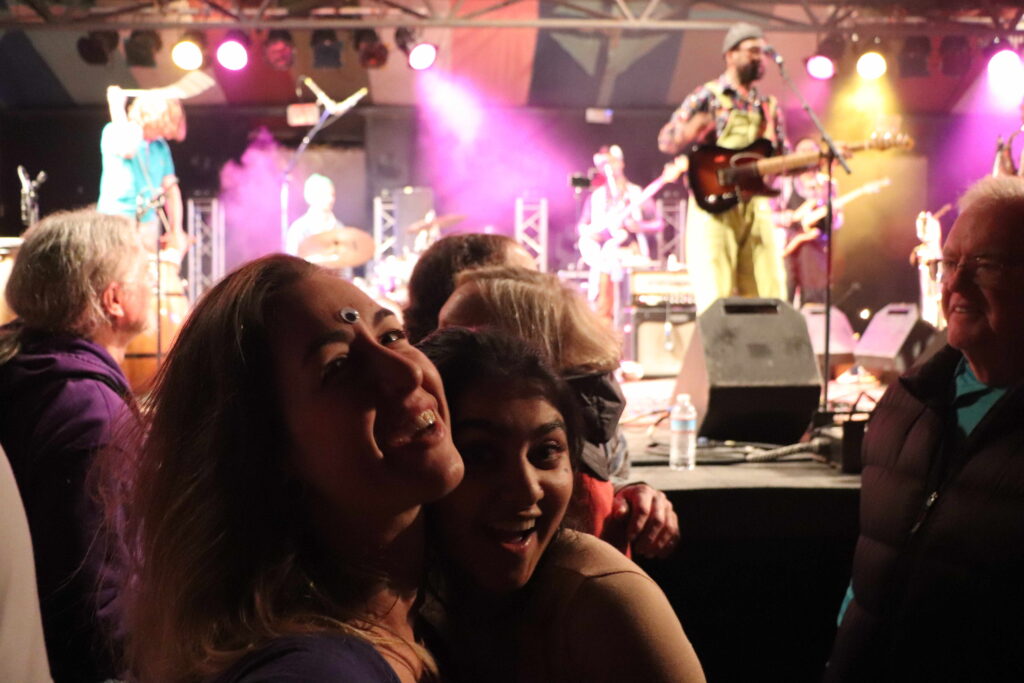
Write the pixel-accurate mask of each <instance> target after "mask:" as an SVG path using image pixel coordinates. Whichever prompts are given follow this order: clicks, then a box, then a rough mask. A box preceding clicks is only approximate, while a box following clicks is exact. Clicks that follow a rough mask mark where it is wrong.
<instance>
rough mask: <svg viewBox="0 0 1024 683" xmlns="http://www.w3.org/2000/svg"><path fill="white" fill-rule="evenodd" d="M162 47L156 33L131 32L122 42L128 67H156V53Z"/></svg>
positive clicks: (161, 42)
mask: <svg viewBox="0 0 1024 683" xmlns="http://www.w3.org/2000/svg"><path fill="white" fill-rule="evenodd" d="M163 46H164V44H163V41H161V40H160V35H159V34H158V33H157V32H156V31H132V33H131V35H130V36H128V38H126V39H125V41H124V58H125V61H126V62H127V63H128V66H148V67H155V66H156V53H157V52H159V51H160V48H162V47H163Z"/></svg>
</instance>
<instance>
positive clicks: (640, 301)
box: [629, 270, 694, 307]
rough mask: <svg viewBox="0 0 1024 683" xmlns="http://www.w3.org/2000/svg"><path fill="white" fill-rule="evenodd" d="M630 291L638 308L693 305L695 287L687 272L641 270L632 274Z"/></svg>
mask: <svg viewBox="0 0 1024 683" xmlns="http://www.w3.org/2000/svg"><path fill="white" fill-rule="evenodd" d="M629 291H630V294H631V297H632V300H633V301H632V303H633V305H634V306H637V307H651V306H664V305H665V304H681V305H692V304H693V302H694V299H693V285H692V284H691V282H690V273H689V272H688V271H686V270H641V271H635V272H633V273H630V276H629Z"/></svg>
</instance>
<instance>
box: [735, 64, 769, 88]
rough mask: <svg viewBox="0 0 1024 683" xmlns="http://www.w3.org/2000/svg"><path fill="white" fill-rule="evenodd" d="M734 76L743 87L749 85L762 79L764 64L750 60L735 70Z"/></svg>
mask: <svg viewBox="0 0 1024 683" xmlns="http://www.w3.org/2000/svg"><path fill="white" fill-rule="evenodd" d="M736 76H737V77H738V78H739V79H740V83H742V84H743V85H750V84H751V83H753V82H754V81H759V80H761V79H762V78H764V62H762V61H761V60H751V61H749V62H747V63H746V64H744V65H743V66H741V67H739V68H738V69H737V70H736Z"/></svg>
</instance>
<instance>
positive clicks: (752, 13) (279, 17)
mask: <svg viewBox="0 0 1024 683" xmlns="http://www.w3.org/2000/svg"><path fill="white" fill-rule="evenodd" d="M523 1H524V0H494V1H493V3H492V4H490V5H488V6H486V7H483V8H479V7H476V6H474V7H472V8H467V7H464V2H463V0H452V1H451V3H450V4H449V6H447V7H445V8H444V9H440V8H437V7H435V6H434V4H433V2H432V1H431V0H363V2H362V4H358V3H357V0H348V1H347V2H346V1H342V2H324V0H310V1H308V2H295V1H294V0H262V2H260V3H259V4H258V5H255V3H253V4H251V5H249V6H243V4H242V1H241V0H234V1H233V2H232V3H231V5H230V6H226V5H225V4H221V3H219V2H217V1H215V0H171V1H170V2H168V1H167V0H150V1H145V2H138V1H137V0H97V1H96V2H87V1H85V0H59V1H54V0H7V9H6V11H2V12H0V28H12V27H18V28H22V29H63V30H92V29H104V28H107V29H125V30H128V29H169V28H180V27H182V26H183V25H188V26H190V27H191V28H209V29H220V28H241V29H246V30H254V29H272V28H278V29H295V30H303V29H316V28H337V29H357V28H384V27H399V26H405V27H409V28H413V29H415V28H537V29H550V30H565V31H572V30H580V31H593V30H598V31H612V32H618V31H653V32H666V31H701V30H711V31H722V30H724V29H727V28H728V27H729V26H730V25H731V24H732V23H733V22H735V21H736V20H738V19H745V20H748V21H754V22H757V23H758V24H760V25H761V26H763V27H764V28H765V29H766V30H769V31H773V32H789V33H816V34H827V33H830V32H840V33H853V32H865V33H871V34H872V35H878V36H888V35H911V34H915V33H922V32H927V33H928V34H930V35H935V34H949V33H965V34H983V35H999V36H1003V37H1009V36H1011V35H1013V36H1018V37H1024V24H1022V18H1024V8H1022V7H1021V6H1020V2H1018V1H1015V0H975V2H967V1H966V0H930V1H925V0H904V1H903V2H899V1H897V0H859V1H857V2H823V1H821V0H783V1H782V2H772V1H770V0H746V1H741V2H731V1H730V0H707V1H695V0H539V2H540V4H541V10H540V11H539V12H538V13H537V14H538V16H537V17H534V18H518V19H517V18H509V17H508V16H507V15H506V14H499V13H498V10H502V9H504V8H507V7H509V6H512V5H517V4H519V3H521V2H523ZM709 17H710V18H709Z"/></svg>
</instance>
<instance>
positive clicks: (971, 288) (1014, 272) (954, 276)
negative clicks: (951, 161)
mask: <svg viewBox="0 0 1024 683" xmlns="http://www.w3.org/2000/svg"><path fill="white" fill-rule="evenodd" d="M959 208H960V215H959V216H958V217H957V219H956V222H955V223H954V224H953V228H952V229H951V230H950V233H949V236H948V237H947V238H946V243H945V244H944V245H943V247H942V275H941V277H942V311H943V314H944V315H945V317H946V321H947V325H948V329H947V338H948V341H949V344H950V345H951V346H953V347H954V348H957V349H959V350H960V351H962V352H963V354H964V356H965V357H966V358H967V361H968V363H970V365H971V369H972V370H973V371H974V374H975V375H976V376H977V377H978V379H980V380H981V381H982V382H984V383H986V384H991V385H996V386H1000V385H1003V386H1005V385H1007V384H1012V383H1014V382H1017V381H1020V380H1021V379H1024V356H1022V354H1021V353H1020V343H1021V340H1022V339H1024V178H1020V177H1017V176H1000V177H996V178H993V177H987V178H984V179H982V180H980V181H978V182H977V183H975V184H974V185H973V186H971V188H970V189H968V190H967V192H966V193H965V194H964V196H963V197H961V199H960V203H959Z"/></svg>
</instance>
